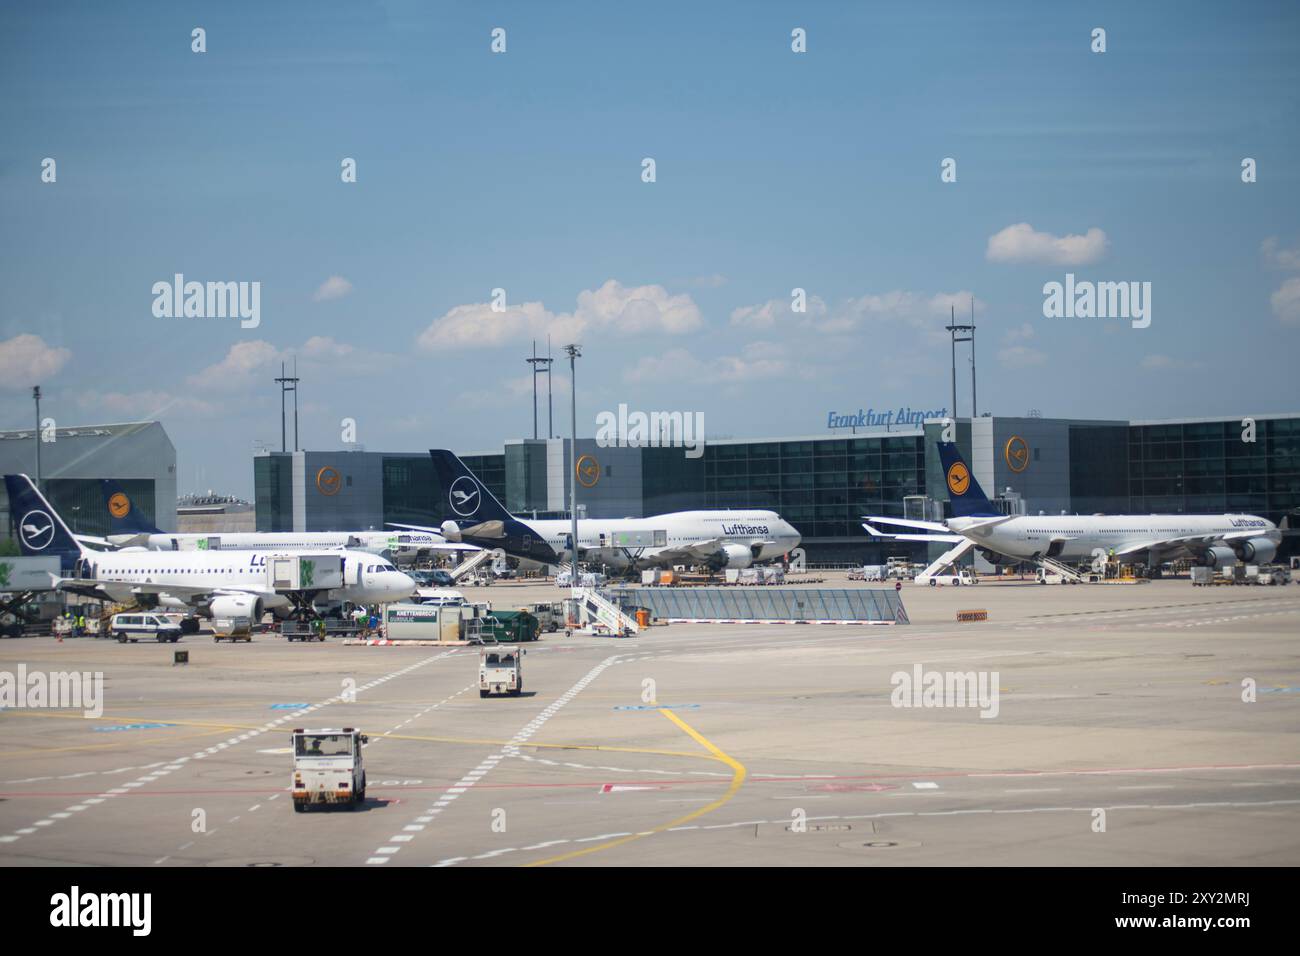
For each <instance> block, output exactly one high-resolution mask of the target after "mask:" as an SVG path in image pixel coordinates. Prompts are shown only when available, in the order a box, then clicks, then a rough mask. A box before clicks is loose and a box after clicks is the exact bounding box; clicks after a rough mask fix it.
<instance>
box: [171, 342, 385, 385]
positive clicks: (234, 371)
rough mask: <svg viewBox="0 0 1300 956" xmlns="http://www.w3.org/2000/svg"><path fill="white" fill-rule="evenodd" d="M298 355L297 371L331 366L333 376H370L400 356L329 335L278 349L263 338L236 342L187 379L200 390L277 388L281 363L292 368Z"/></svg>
mask: <svg viewBox="0 0 1300 956" xmlns="http://www.w3.org/2000/svg"><path fill="white" fill-rule="evenodd" d="M295 357H296V358H297V359H298V361H299V366H298V373H299V375H300V376H302V375H304V373H306V376H307V377H310V376H311V373H312V372H317V371H322V370H325V369H328V370H329V371H330V373H331V374H332V375H342V376H355V375H368V374H372V373H374V372H378V371H383V370H384V369H389V368H391V367H392V366H393V364H394V363H396V362H398V361H399V358H398V357H397V356H394V355H387V354H384V353H382V352H370V351H367V350H365V349H359V348H357V347H356V346H353V345H348V344H347V343H346V342H340V341H338V340H337V339H333V338H330V337H329V336H327V335H313V336H312V337H311V338H309V339H308V340H307V341H306V342H304V343H303V344H302V345H301V346H300V347H299V348H296V349H295V348H285V349H279V348H276V347H275V346H274V345H272V344H271V343H270V342H267V341H265V340H264V339H253V340H251V341H248V342H236V343H235V344H234V345H232V346H231V347H230V349H229V351H227V352H226V355H225V357H224V358H222V360H221V361H220V362H216V363H214V364H212V365H209V366H208V367H207V368H205V369H203V370H202V371H200V372H198V373H197V374H195V375H191V376H190V377H189V378H188V379H187V380H186V381H187V382H188V383H189V385H190V386H192V387H194V388H198V389H209V390H213V391H235V390H244V389H248V388H261V387H263V386H265V387H266V388H272V387H274V386H273V384H272V383H271V379H272V378H274V377H275V376H276V375H278V374H280V363H281V362H284V363H285V365H286V368H292V365H293V361H294V359H295Z"/></svg>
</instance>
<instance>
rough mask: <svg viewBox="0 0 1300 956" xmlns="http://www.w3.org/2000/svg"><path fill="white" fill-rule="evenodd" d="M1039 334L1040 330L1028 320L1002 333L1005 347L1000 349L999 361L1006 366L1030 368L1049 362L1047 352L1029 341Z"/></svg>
mask: <svg viewBox="0 0 1300 956" xmlns="http://www.w3.org/2000/svg"><path fill="white" fill-rule="evenodd" d="M1037 335H1038V331H1037V330H1036V329H1035V328H1034V327H1033V326H1032V325H1030V324H1029V323H1028V322H1024V323H1021V324H1020V325H1016V326H1012V327H1011V328H1009V329H1007V330H1006V331H1005V332H1003V333H1002V342H1003V348H1001V349H999V350H998V361H999V362H1000V363H1001V364H1002V365H1003V366H1004V367H1006V368H1030V367H1031V366H1034V365H1043V364H1045V363H1046V362H1047V353H1046V352H1043V351H1041V350H1040V349H1036V348H1034V347H1033V346H1030V345H1023V344H1021V343H1024V342H1028V341H1029V340H1030V339H1032V338H1034V337H1035V336H1037Z"/></svg>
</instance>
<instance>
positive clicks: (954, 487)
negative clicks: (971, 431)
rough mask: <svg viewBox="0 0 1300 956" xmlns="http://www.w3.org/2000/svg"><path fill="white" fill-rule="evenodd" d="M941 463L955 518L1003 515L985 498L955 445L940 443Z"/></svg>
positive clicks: (982, 490)
mask: <svg viewBox="0 0 1300 956" xmlns="http://www.w3.org/2000/svg"><path fill="white" fill-rule="evenodd" d="M939 461H940V462H942V464H943V482H944V485H945V486H946V487H947V488H948V498H949V500H951V501H952V515H953V517H954V518H989V517H996V516H998V515H1000V514H1001V512H1000V511H998V509H997V508H995V507H994V506H993V502H991V501H989V499H988V498H987V497H986V496H985V494H984V489H982V488H981V487H980V483H979V482H978V481H976V480H975V475H974V473H973V472H972V471H971V470H970V467H969V466H968V465H967V464H966V462H964V461H962V457H961V452H959V451H958V450H957V446H956V445H955V444H953V443H952V442H944V441H941V442H939Z"/></svg>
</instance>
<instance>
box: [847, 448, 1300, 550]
mask: <svg viewBox="0 0 1300 956" xmlns="http://www.w3.org/2000/svg"><path fill="white" fill-rule="evenodd" d="M939 459H940V461H941V462H942V463H943V470H944V480H945V482H946V483H947V486H948V493H949V496H950V498H951V500H952V512H953V517H951V518H949V519H947V520H946V521H944V522H942V523H939V522H933V521H914V520H905V519H902V518H886V517H879V516H877V517H868V516H864V517H865V520H866V523H865V524H864V525H863V527H864V528H866V530H867V532H868V533H870V534H872V535H874V536H876V537H882V538H894V539H897V540H901V541H947V542H953V543H954V544H956V543H960V542H961V541H962V540H963V539H964V540H967V541H970V542H972V543H973V544H974V545H975V546H976V547H978V548H979V549H980V550H981V553H983V554H984V555H985V557H987V558H989V559H990V560H994V561H996V560H997V559H998V557H999V556H1006V557H1009V558H1013V559H1017V560H1033V559H1036V558H1055V559H1056V560H1059V561H1081V560H1085V559H1088V558H1094V557H1096V555H1097V553H1098V552H1099V551H1100V552H1101V553H1102V554H1105V555H1111V554H1113V555H1115V556H1116V557H1119V558H1130V559H1132V558H1134V557H1136V556H1144V557H1145V559H1146V565H1147V567H1150V568H1158V567H1159V566H1160V565H1161V564H1163V563H1165V562H1166V561H1174V560H1178V559H1182V558H1189V559H1191V560H1192V561H1195V562H1196V563H1197V564H1200V565H1205V566H1208V567H1212V568H1217V567H1224V566H1230V565H1233V564H1235V563H1237V562H1238V561H1241V562H1245V563H1249V564H1267V563H1268V562H1269V561H1271V560H1272V559H1273V556H1274V555H1275V554H1277V548H1278V545H1279V544H1280V543H1281V540H1282V531H1281V530H1280V529H1279V528H1278V527H1277V526H1276V525H1275V524H1273V522H1271V521H1268V520H1267V519H1265V518H1260V517H1258V516H1256V515H1245V514H1223V515H1050V516H1049V515H1036V516H1034V515H1014V516H1009V515H1004V514H1001V513H999V511H998V510H997V508H996V507H994V505H993V503H992V502H991V501H989V499H988V498H987V497H985V495H984V492H983V490H982V489H981V488H980V486H979V482H977V481H976V480H975V476H974V475H973V474H971V471H970V468H969V467H968V466H967V465H966V462H964V461H963V460H962V457H961V454H960V453H959V452H958V451H957V446H956V445H954V444H952V443H950V442H940V443H939ZM878 524H889V525H898V526H901V527H906V528H915V529H917V530H918V531H920V532H922V533H920V534H914V533H913V534H907V533H901V534H887V533H885V532H882V531H880V530H878V529H877V528H876V527H874V526H875V525H878ZM1284 524H1285V522H1284Z"/></svg>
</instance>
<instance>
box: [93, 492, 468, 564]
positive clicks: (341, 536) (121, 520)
mask: <svg viewBox="0 0 1300 956" xmlns="http://www.w3.org/2000/svg"><path fill="white" fill-rule="evenodd" d="M102 485H103V490H104V504H105V506H106V507H107V508H108V535H107V537H106V538H105V539H98V538H88V537H86V536H82V535H79V536H78V537H79V538H80V539H81V540H82V541H83V542H85V543H90V544H102V543H105V542H106V543H107V544H110V545H112V546H114V547H117V548H145V549H147V550H149V551H205V550H211V551H298V550H304V549H306V550H321V549H334V548H351V549H352V550H354V551H366V552H369V553H370V554H379V555H383V556H385V557H387V558H390V559H392V560H393V561H397V562H399V563H400V562H410V561H414V560H416V559H417V558H421V557H427V556H428V555H431V554H434V553H445V552H449V551H478V550H479V549H478V548H476V547H475V546H474V545H472V544H464V543H461V544H456V543H453V542H450V541H447V540H446V539H445V538H443V537H442V535H440V534H435V533H431V532H425V531H400V532H398V531H234V532H226V533H223V534H193V533H186V534H181V533H179V532H173V533H171V534H169V533H167V532H166V531H160V530H159V529H158V528H155V527H154V526H153V522H151V521H149V520H148V519H147V518H146V517H144V515H143V514H141V513H140V512H139V511H138V510H137V509H136V507H135V504H134V502H132V501H131V498H130V496H129V495H127V493H126V490H125V489H124V488H123V487H122V486H121V484H120V483H119V482H116V481H114V480H112V479H109V478H106V479H104V480H103V482H102Z"/></svg>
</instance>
